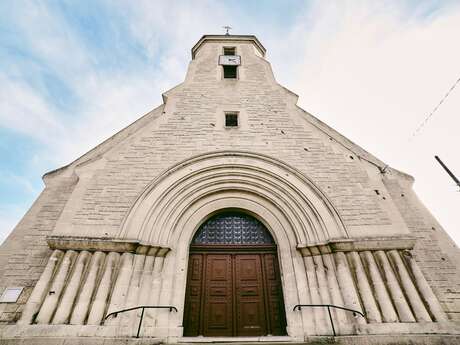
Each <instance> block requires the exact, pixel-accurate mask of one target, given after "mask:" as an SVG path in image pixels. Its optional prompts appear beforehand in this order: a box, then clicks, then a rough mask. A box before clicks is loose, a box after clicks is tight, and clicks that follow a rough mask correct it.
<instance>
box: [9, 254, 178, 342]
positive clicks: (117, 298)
mask: <svg viewBox="0 0 460 345" xmlns="http://www.w3.org/2000/svg"><path fill="white" fill-rule="evenodd" d="M168 251H169V248H163V247H152V248H150V249H149V250H148V252H144V253H131V252H125V253H118V252H103V251H91V252H90V251H87V250H78V251H77V250H60V249H55V250H54V251H53V253H52V255H51V257H50V259H49V261H48V264H47V265H46V267H45V270H44V272H43V274H42V276H41V278H40V280H39V281H38V282H37V284H36V286H35V288H34V290H33V292H32V295H31V297H30V298H29V300H28V302H27V304H26V306H25V308H24V312H23V313H22V317H21V319H20V320H19V321H18V324H34V323H36V324H73V325H100V324H102V323H104V324H106V325H116V326H117V327H118V328H119V329H120V332H121V333H123V334H126V335H131V333H132V331H133V330H132V328H135V327H134V325H137V321H138V319H137V317H138V316H139V313H138V312H137V311H132V312H129V313H128V314H129V315H128V314H126V315H122V316H121V315H120V316H119V317H117V318H109V319H108V320H107V321H105V322H104V317H105V316H106V315H107V314H109V313H111V312H114V311H117V310H120V309H125V308H130V307H135V306H138V305H152V304H158V296H159V293H160V291H159V288H160V286H159V281H161V279H160V275H161V271H162V268H163V262H164V257H165V255H166V253H167V252H168ZM153 318H154V315H153V314H152V313H147V315H146V320H145V324H146V325H147V326H153V325H154V320H153Z"/></svg>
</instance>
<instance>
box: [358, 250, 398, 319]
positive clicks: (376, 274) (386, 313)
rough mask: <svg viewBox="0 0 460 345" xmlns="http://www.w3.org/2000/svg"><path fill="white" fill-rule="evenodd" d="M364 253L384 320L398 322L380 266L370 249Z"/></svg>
mask: <svg viewBox="0 0 460 345" xmlns="http://www.w3.org/2000/svg"><path fill="white" fill-rule="evenodd" d="M362 254H363V257H364V258H365V259H366V263H367V267H368V271H369V276H370V278H371V281H372V285H373V287H374V291H375V296H376V297H377V302H378V304H379V306H380V310H381V311H382V317H383V321H384V322H398V316H397V315H396V311H395V309H394V307H393V303H392V301H391V298H390V296H389V295H388V291H387V289H386V287H385V284H384V282H383V280H382V277H381V275H380V271H379V268H378V267H377V264H376V263H375V259H374V256H373V255H372V253H371V252H370V251H367V250H366V251H364V252H362Z"/></svg>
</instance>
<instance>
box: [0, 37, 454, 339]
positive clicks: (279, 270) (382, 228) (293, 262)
mask: <svg viewBox="0 0 460 345" xmlns="http://www.w3.org/2000/svg"><path fill="white" fill-rule="evenodd" d="M297 98H298V97H297V95H295V94H294V93H292V92H291V91H289V90H287V89H285V88H284V87H282V86H281V85H279V84H278V83H277V82H276V80H275V78H274V75H273V73H272V70H271V67H270V64H269V63H268V62H267V60H266V59H265V48H264V47H263V45H262V44H261V43H260V42H259V40H258V39H257V38H256V37H255V36H238V35H206V36H203V37H202V38H201V39H200V40H199V41H198V43H197V44H196V45H195V46H194V47H193V48H192V61H191V62H190V65H189V68H188V71H187V75H186V77H185V81H184V82H183V83H182V84H180V85H178V86H176V87H174V88H173V89H171V90H169V91H167V92H166V93H164V94H163V101H164V102H163V104H162V105H161V106H159V107H158V108H156V109H154V110H152V111H151V112H149V113H148V114H146V115H145V116H143V117H142V118H140V119H139V120H137V121H136V122H134V123H133V124H131V125H130V126H128V127H126V128H125V129H123V130H122V131H120V132H119V133H117V134H115V135H114V136H113V137H111V138H109V139H108V140H106V141H105V142H103V143H101V144H100V145H99V146H97V147H95V148H94V149H93V150H91V151H89V152H88V153H86V154H85V155H83V156H82V157H80V158H78V159H77V160H75V161H74V162H72V163H71V164H69V165H67V166H65V167H62V168H60V169H57V170H55V171H51V172H49V173H47V174H45V176H44V177H43V180H44V182H45V185H46V186H45V189H44V190H43V192H42V193H41V195H40V196H39V197H38V199H37V200H36V202H35V203H34V204H33V205H32V207H31V209H30V210H29V211H28V212H27V214H26V215H25V216H24V218H23V219H22V220H21V222H20V223H19V224H18V225H17V227H16V228H15V229H14V231H13V232H12V233H11V235H10V236H9V237H8V238H7V240H6V241H5V242H4V244H3V245H2V246H1V247H0V293H1V294H2V295H1V296H2V297H1V299H0V340H1V341H4V342H5V343H7V344H10V343H11V344H19V343H21V344H26V343H27V344H29V343H30V344H35V343H37V342H38V341H43V342H44V343H47V344H48V343H49V344H64V343H65V344H71V343H75V344H77V343H78V344H80V343H83V342H81V341H83V340H82V339H90V340H91V341H92V342H91V343H93V342H94V343H101V344H102V343H104V344H105V343H107V344H108V343H117V341H125V342H124V344H125V343H129V342H130V341H131V340H132V341H133V342H134V341H139V340H135V339H136V338H135V337H136V336H138V337H139V339H142V341H146V343H151V342H152V341H153V340H155V341H161V342H167V343H177V342H185V343H186V342H197V341H200V342H210V341H214V340H220V341H233V340H235V338H237V337H238V338H239V339H241V340H244V341H247V342H252V341H254V342H258V341H261V342H262V341H263V342H267V341H268V342H270V341H273V342H296V343H298V342H307V341H309V340H311V339H316V337H332V336H336V338H335V339H336V341H339V342H342V343H347V344H355V343H362V342H364V343H371V344H372V343H374V344H381V343H390V342H391V341H393V343H394V342H395V339H396V340H397V341H399V342H400V343H406V342H407V343H411V344H412V343H417V342H419V343H423V344H426V343H433V344H435V343H439V344H441V343H442V344H449V343H452V344H456V343H458V342H459V341H460V336H458V334H460V322H459V320H460V316H459V315H460V314H459V313H460V297H459V296H460V275H459V263H460V256H459V251H458V248H457V247H456V246H455V244H454V243H453V241H452V240H451V239H450V238H449V237H448V235H447V234H446V233H445V231H444V230H443V229H442V227H441V226H440V225H439V224H438V222H437V221H436V220H435V219H434V217H433V216H432V215H431V214H430V213H429V211H428V210H427V209H426V208H425V207H424V206H423V204H422V203H421V202H420V201H419V199H418V198H417V196H416V195H415V193H414V192H413V190H412V184H413V178H412V177H411V176H409V175H407V174H405V173H402V172H400V171H398V170H396V169H393V168H391V167H389V166H388V165H386V164H385V163H383V162H382V161H380V160H379V159H378V158H376V157H374V156H372V155H371V154H370V153H368V152H366V151H365V150H364V149H362V148H360V147H359V146H358V145H356V144H354V143H353V142H351V141H350V140H348V139H347V138H345V137H343V136H342V135H340V134H339V133H337V132H336V131H335V130H334V129H332V128H331V127H329V126H327V125H326V124H324V123H322V122H321V121H320V120H318V119H317V118H315V117H314V116H312V115H311V114H309V113H307V112H306V111H304V110H302V109H301V108H299V107H298V106H297V105H296V103H297ZM142 307H145V308H142ZM126 309H130V310H126ZM88 337H90V338H88ZM230 338H231V339H230ZM130 339H131V340H130ZM1 341H0V342H1ZM79 341H80V342H79ZM148 341H150V342H148ZM358 341H361V342H358Z"/></svg>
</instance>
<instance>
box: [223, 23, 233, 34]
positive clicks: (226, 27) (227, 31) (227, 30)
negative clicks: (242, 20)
mask: <svg viewBox="0 0 460 345" xmlns="http://www.w3.org/2000/svg"><path fill="white" fill-rule="evenodd" d="M222 28H224V29H225V30H226V32H225V35H227V36H230V33H229V30H231V29H232V27H231V26H228V25H226V26H223V27H222Z"/></svg>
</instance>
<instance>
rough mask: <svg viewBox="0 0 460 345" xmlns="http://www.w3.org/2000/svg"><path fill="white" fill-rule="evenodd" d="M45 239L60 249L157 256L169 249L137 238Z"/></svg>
mask: <svg viewBox="0 0 460 345" xmlns="http://www.w3.org/2000/svg"><path fill="white" fill-rule="evenodd" d="M46 241H47V243H48V246H49V247H50V248H51V249H60V250H87V251H90V252H95V251H102V252H117V253H135V254H142V255H147V256H159V257H163V256H165V255H166V254H167V253H168V252H169V251H170V250H171V248H169V247H166V246H162V245H158V244H149V243H144V242H141V241H139V240H127V239H115V238H96V237H69V236H48V237H47V238H46Z"/></svg>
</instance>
